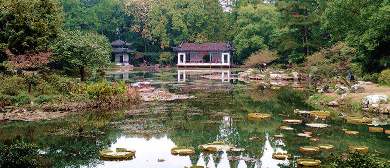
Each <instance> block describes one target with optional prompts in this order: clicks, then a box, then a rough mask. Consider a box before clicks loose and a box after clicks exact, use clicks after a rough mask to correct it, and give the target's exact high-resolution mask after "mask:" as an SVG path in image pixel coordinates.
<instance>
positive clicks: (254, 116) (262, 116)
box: [248, 113, 271, 120]
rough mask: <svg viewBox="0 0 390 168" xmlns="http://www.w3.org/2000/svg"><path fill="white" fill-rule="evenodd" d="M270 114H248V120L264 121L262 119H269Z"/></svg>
mask: <svg viewBox="0 0 390 168" xmlns="http://www.w3.org/2000/svg"><path fill="white" fill-rule="evenodd" d="M270 118H271V114H266V113H249V114H248V119H250V120H264V119H270Z"/></svg>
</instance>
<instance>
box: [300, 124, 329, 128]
mask: <svg viewBox="0 0 390 168" xmlns="http://www.w3.org/2000/svg"><path fill="white" fill-rule="evenodd" d="M306 126H308V127H313V128H326V127H329V126H330V125H328V124H321V123H309V124H306Z"/></svg>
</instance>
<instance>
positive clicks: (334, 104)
mask: <svg viewBox="0 0 390 168" xmlns="http://www.w3.org/2000/svg"><path fill="white" fill-rule="evenodd" d="M328 106H331V107H339V106H340V103H339V102H338V101H336V100H335V101H331V102H329V103H328Z"/></svg>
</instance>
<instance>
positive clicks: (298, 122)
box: [283, 119, 302, 124]
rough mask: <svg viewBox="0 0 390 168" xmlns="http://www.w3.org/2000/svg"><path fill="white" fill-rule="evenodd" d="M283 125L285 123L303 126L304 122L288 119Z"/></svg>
mask: <svg viewBox="0 0 390 168" xmlns="http://www.w3.org/2000/svg"><path fill="white" fill-rule="evenodd" d="M283 123H285V124H302V120H296V119H286V120H283Z"/></svg>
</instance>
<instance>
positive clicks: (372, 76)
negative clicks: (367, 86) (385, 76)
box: [363, 73, 380, 83]
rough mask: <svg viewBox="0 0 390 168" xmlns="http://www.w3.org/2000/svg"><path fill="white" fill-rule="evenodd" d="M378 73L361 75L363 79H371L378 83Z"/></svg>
mask: <svg viewBox="0 0 390 168" xmlns="http://www.w3.org/2000/svg"><path fill="white" fill-rule="evenodd" d="M379 75H380V74H379V73H373V74H365V75H364V76H363V80H364V81H371V82H373V83H378V78H379Z"/></svg>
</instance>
